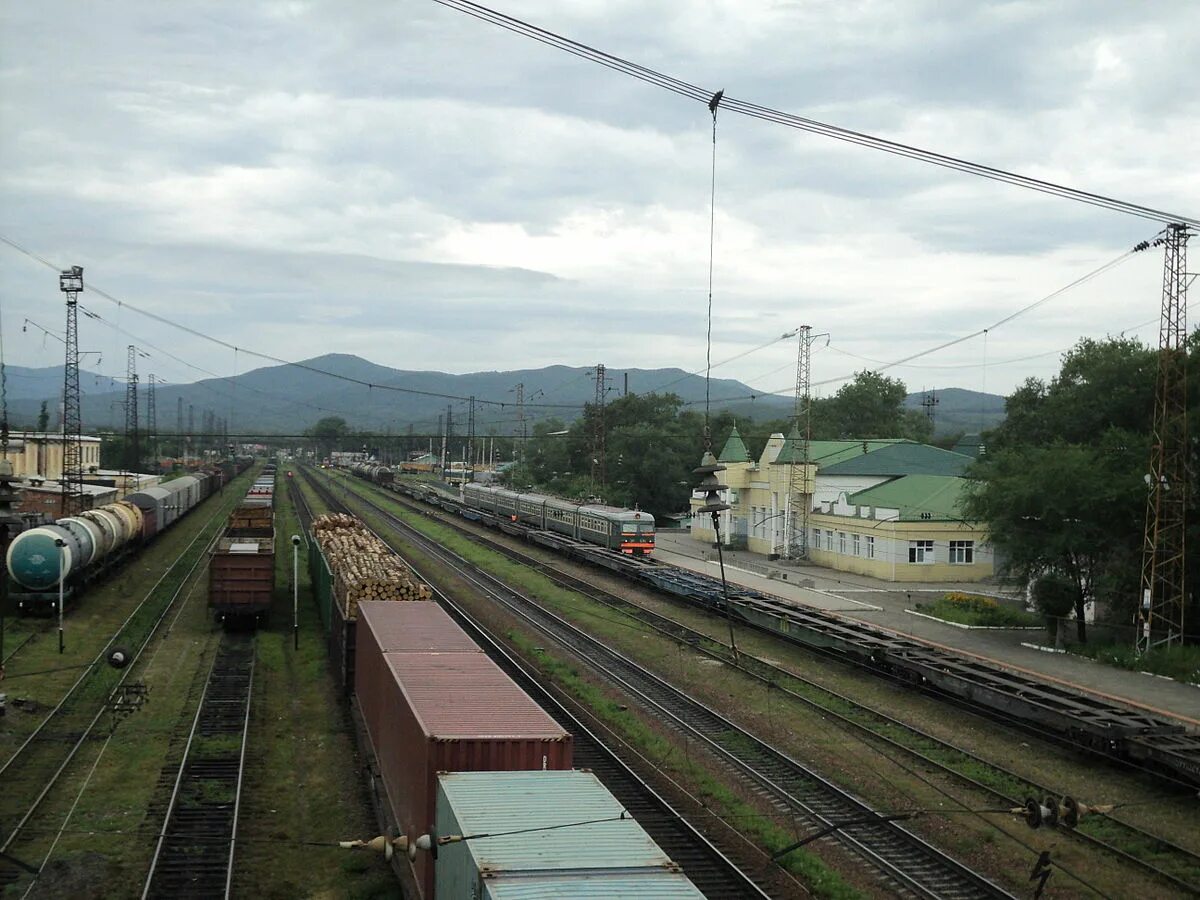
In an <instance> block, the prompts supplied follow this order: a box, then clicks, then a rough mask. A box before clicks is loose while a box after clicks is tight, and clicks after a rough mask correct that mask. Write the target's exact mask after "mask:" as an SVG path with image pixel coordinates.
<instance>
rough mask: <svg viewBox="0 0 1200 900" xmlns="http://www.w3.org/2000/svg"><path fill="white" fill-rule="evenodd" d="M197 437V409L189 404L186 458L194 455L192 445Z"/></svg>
mask: <svg viewBox="0 0 1200 900" xmlns="http://www.w3.org/2000/svg"><path fill="white" fill-rule="evenodd" d="M195 436H196V407H195V406H193V405H192V404H191V403H189V404H188V430H187V453H186V454H185V455H186V456H191V455H192V443H193V441H194V440H195Z"/></svg>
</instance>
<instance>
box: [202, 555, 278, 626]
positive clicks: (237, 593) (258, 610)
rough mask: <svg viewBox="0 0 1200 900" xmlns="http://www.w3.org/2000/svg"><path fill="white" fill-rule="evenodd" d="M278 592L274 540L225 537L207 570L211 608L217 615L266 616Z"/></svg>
mask: <svg viewBox="0 0 1200 900" xmlns="http://www.w3.org/2000/svg"><path fill="white" fill-rule="evenodd" d="M274 591H275V539H274V538H273V537H269V538H243V537H222V538H221V539H220V540H218V541H217V545H216V547H214V548H213V552H212V558H211V559H210V561H209V568H208V605H209V607H211V608H212V610H213V612H215V613H216V614H217V615H218V616H221V617H230V616H250V615H260V614H265V613H267V612H268V611H269V610H270V608H271V595H272V594H273V593H274Z"/></svg>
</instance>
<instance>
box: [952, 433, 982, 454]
mask: <svg viewBox="0 0 1200 900" xmlns="http://www.w3.org/2000/svg"><path fill="white" fill-rule="evenodd" d="M954 452H955V453H962V454H963V455H964V456H970V457H972V458H974V459H978V458H979V457H980V456H981V455H982V454H983V435H981V434H978V433H976V434H964V435H963V436H962V437H960V438H959V439H958V443H957V444H955V445H954Z"/></svg>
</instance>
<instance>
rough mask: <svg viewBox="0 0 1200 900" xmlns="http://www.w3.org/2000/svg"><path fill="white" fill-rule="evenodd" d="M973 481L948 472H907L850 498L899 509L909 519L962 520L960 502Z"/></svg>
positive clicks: (854, 503) (902, 516) (871, 504)
mask: <svg viewBox="0 0 1200 900" xmlns="http://www.w3.org/2000/svg"><path fill="white" fill-rule="evenodd" d="M969 484H970V482H969V481H967V479H965V478H955V477H953V476H946V475H904V476H902V477H900V478H896V479H894V480H892V481H889V482H887V483H885V484H879V485H876V486H875V487H873V488H867V489H866V490H865V491H859V492H858V493H856V494H851V495H850V496H849V497H848V498H847V500H848V501H849V502H850V503H851V504H852V505H854V506H882V507H884V508H886V509H898V510H900V519H901V520H902V521H906V522H917V521H921V520H930V519H933V520H943V521H944V520H946V519H954V520H961V519H962V510H961V508H960V505H961V503H962V501H963V500H964V499H965V496H966V491H967V487H968V485H969Z"/></svg>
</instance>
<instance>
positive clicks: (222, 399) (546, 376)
mask: <svg viewBox="0 0 1200 900" xmlns="http://www.w3.org/2000/svg"><path fill="white" fill-rule="evenodd" d="M317 370H319V371H317ZM9 372H10V373H12V374H14V375H19V376H20V377H19V378H14V379H13V381H11V382H10V387H9V405H10V411H11V417H12V420H13V421H14V422H15V423H19V424H32V423H33V422H35V421H36V419H37V414H38V410H39V407H40V405H41V401H42V400H48V401H49V403H48V406H49V409H50V411H51V422H52V424H53V426H56V425H57V422H58V419H57V410H58V400H59V397H60V396H61V385H62V369H61V367H54V368H46V369H19V368H18V367H11V366H10V367H9ZM322 372H327V373H332V374H333V375H337V376H341V378H342V379H345V378H349V379H354V380H356V381H359V382H366V383H369V384H374V385H378V386H379V387H376V388H374V389H371V388H367V387H365V386H362V385H360V384H355V383H353V382H347V381H345V380H340V379H339V378H333V377H330V376H329V375H326V374H321V373H322ZM594 372H595V370H594V368H592V367H585V366H547V367H545V368H541V369H518V370H513V371H506V372H472V373H469V374H465V375H452V374H448V373H445V372H433V371H406V370H402V369H393V368H389V367H387V366H381V365H377V364H376V363H373V362H370V361H368V360H365V359H362V358H360V357H357V356H352V355H348V354H336V353H335V354H328V355H325V356H321V357H317V358H315V359H310V360H305V361H303V362H302V363H301V364H299V365H292V366H265V367H262V368H258V369H253V370H251V371H248V372H244V373H242V374H240V375H238V376H236V377H231V378H213V379H205V380H203V381H198V382H195V383H193V384H184V385H167V386H161V385H160V386H159V387H158V389H157V393H156V407H157V415H158V428H159V430H160V431H162V432H168V431H173V430H174V429H175V426H176V422H177V415H178V413H179V412H180V410H181V409H182V413H183V419H184V427H185V429H186V428H187V418H188V407H189V406H190V407H191V408H192V416H193V417H194V420H195V428H196V429H197V430H199V429H201V428H202V424H203V419H204V413H205V411H206V410H211V411H212V412H213V414H214V415H216V416H217V417H220V418H225V419H227V420H229V421H230V423H231V426H232V427H231V430H232V431H234V432H235V433H239V432H250V431H255V432H269V433H279V434H295V433H299V432H301V431H303V430H304V429H305V428H308V427H310V426H311V425H312V424H313V423H314V422H316V421H317V420H319V419H321V418H322V417H325V416H340V417H342V418H344V419H345V420H346V421H347V423H348V424H349V425H350V427H351V428H354V429H356V430H370V431H382V432H386V431H389V430H390V431H392V432H396V433H400V432H403V431H406V430H407V428H408V426H409V425H412V426H413V427H414V430H415V431H416V432H417V433H421V432H432V431H434V430H435V429H436V427H437V423H438V417H439V416H444V415H445V414H446V409H447V406H449V407H450V410H451V415H452V416H453V418H454V420H455V422H456V423H458V424H457V425H456V430H460V431H465V429H466V425H467V418H468V415H469V403H468V402H466V401H453V400H448V399H446V398H445V397H441V396H436V395H445V394H450V395H453V396H455V397H464V398H466V397H471V396H474V397H476V398H477V400H479V401H493V402H492V403H490V404H489V403H483V402H478V403H477V404H476V410H475V416H476V428H477V430H478V431H479V432H481V433H486V432H488V431H490V430H492V429H495V431H496V432H498V433H502V434H503V433H508V434H511V433H514V432H515V430H516V419H517V409H516V407H517V391H516V386H517V385H518V384H523V385H524V396H525V403H526V418H527V424H528V425H529V426H532V424H533V423H534V422H536V421H539V420H541V419H545V418H548V417H551V416H554V417H557V418H559V419H562V420H564V421H568V422H569V421H571V420H572V419H574V418H575V417H576V416H577V415H578V414H579V411H580V409H581V408H582V407H583V405H584V404H585V403H591V402H593V401H594V400H595V396H596V382H595V374H594ZM606 374H607V385H608V392H607V399H608V400H609V401H611V400H613V399H615V398H617V397H620V396H622V395H623V394H624V393H625V392H626V390H628V391H629V392H630V393H636V394H646V393H650V392H654V391H657V392H660V393H662V392H672V393H675V394H678V395H679V396H680V397H681V398H682V399H683V401H684V403H685V404H689V405H691V406H693V407H694V408H696V409H701V408H702V405H703V403H704V394H705V390H704V378H703V377H702V376H699V375H692V374H689V373H687V372H685V371H683V370H681V369H674V368H670V369H608V370H607V373H606ZM81 382H82V386H83V392H84V397H83V416H84V425H85V428H87V429H97V428H103V427H107V426H111V427H123V426H124V421H125V413H124V408H123V402H124V399H125V386H124V385H123V384H113V383H112V382H111V380H110V379H108V378H104V379H101V378H100V377H98V376H92V375H90V374H88V375H85V376H84V377H83V378H81ZM17 384H21V385H22V389H21V390H17V391H14V387H15V386H16V385H17ZM145 395H146V387H145V385H142V387H141V404H140V405H141V406H142V421H143V422H144V421H145V420H144V416H145ZM960 395H961V396H960ZM711 396H712V406H713V409H714V410H728V411H729V412H730V413H732V414H733V415H734V416H736V417H737V418H739V419H750V418H753V419H755V420H758V421H766V420H769V419H780V418H783V417H785V416H787V415H788V414H789V413H790V412H791V409H792V400H791V398H790V397H780V396H777V395H771V394H766V395H764V394H762V393H760V392H759V391H757V390H756V389H754V388H752V387H749V386H748V385H746V384H743V383H742V382H740V381H736V380H732V379H725V378H714V379H713V381H712V385H711ZM938 397H939V404H938V406H937V408H936V415H935V419H934V421H935V426H936V430H937V432H938V433H939V434H940V433H945V432H947V431H977V430H979V422H980V421H981V416H980V415H979V410H980V409H985V410H986V411H987V413H988V418H987V424H988V425H989V426H990V425H992V424H994V423H995V422H996V421H998V419H999V418H1002V416H1003V404H1004V400H1003V398H1001V397H998V396H995V395H991V394H979V393H976V392H973V391H961V390H958V389H953V388H951V389H947V390H945V391H939V392H938ZM920 398H921V395H920V394H910V395H909V397H908V400H907V401H906V405H909V406H915V408H918V409H919V408H920ZM498 404H504V405H503V406H500V405H498ZM972 415H974V416H975V418H974V419H972V418H971V416H972Z"/></svg>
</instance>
